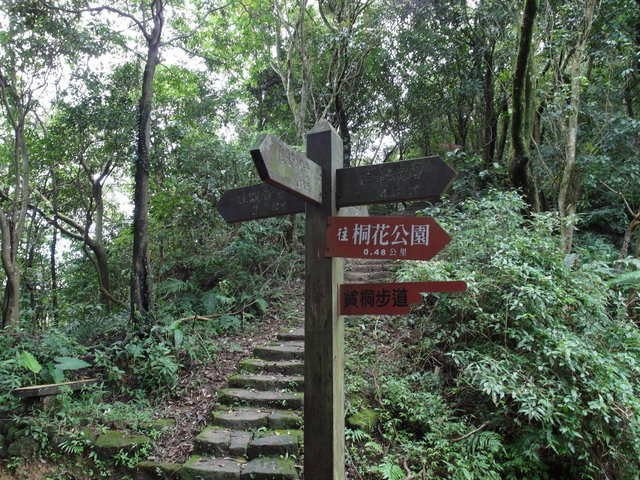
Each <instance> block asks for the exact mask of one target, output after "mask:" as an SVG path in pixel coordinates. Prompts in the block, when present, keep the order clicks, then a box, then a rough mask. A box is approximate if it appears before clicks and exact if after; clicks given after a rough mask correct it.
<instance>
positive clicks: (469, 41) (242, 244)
mask: <svg viewBox="0 0 640 480" xmlns="http://www.w3.org/2000/svg"><path fill="white" fill-rule="evenodd" d="M0 25H1V29H0V45H1V47H0V106H1V108H0V112H1V114H0V136H1V138H2V141H1V142H0V168H1V169H2V170H1V172H2V174H1V175H0V255H1V258H2V270H1V272H0V279H1V280H2V283H3V285H4V291H3V295H2V327H3V329H2V331H1V332H0V347H1V348H0V385H1V386H2V387H1V388H2V391H1V392H0V412H4V414H6V415H9V414H10V413H11V412H13V411H15V409H16V403H15V399H13V398H12V397H11V395H9V393H8V392H9V391H10V390H11V389H12V388H15V387H18V386H24V385H28V384H30V383H47V382H52V381H60V380H61V379H63V378H65V375H66V376H67V378H68V377H69V376H72V374H73V370H74V366H78V365H80V364H73V363H71V364H69V363H66V364H65V363H64V362H69V361H70V359H73V358H79V357H80V356H82V355H85V354H87V352H91V355H92V361H91V363H92V365H94V366H97V367H99V368H100V369H101V370H100V371H101V372H102V374H103V375H104V380H105V381H108V382H112V385H117V387H118V388H119V390H118V392H117V395H115V396H116V397H117V398H118V399H123V398H124V399H126V401H127V402H134V401H140V402H149V401H151V400H149V399H150V398H157V397H158V396H159V395H160V393H159V391H162V393H163V394H166V395H178V396H179V395H180V392H179V391H177V390H175V389H172V388H168V387H167V386H170V385H175V384H176V382H175V381H176V378H177V377H178V375H180V372H181V371H183V370H184V369H185V368H187V367H188V368H194V366H195V365H197V364H202V363H206V362H211V361H212V359H213V358H215V355H216V346H215V342H216V338H217V336H218V335H221V334H223V333H229V332H241V331H243V329H247V328H251V326H252V325H253V326H254V327H255V326H256V325H258V324H259V322H260V321H261V320H260V319H261V317H262V316H263V315H264V314H265V312H266V311H267V310H268V309H270V308H276V307H277V306H278V305H282V303H283V301H284V300H283V295H282V291H283V287H282V286H283V285H290V284H291V282H294V283H295V281H296V279H299V278H300V272H301V271H302V265H301V262H302V260H301V257H300V252H301V249H302V248H303V245H301V242H302V239H303V238H304V237H303V235H302V231H301V230H302V229H303V226H302V225H303V224H304V222H300V221H299V220H298V219H297V218H296V217H290V218H286V219H266V220H260V221H254V222H248V223H246V224H241V225H233V226H229V225H226V224H225V223H224V221H223V220H222V219H221V218H220V217H219V215H217V213H216V212H215V210H214V206H215V203H216V200H217V199H218V198H219V197H220V195H221V193H222V192H223V191H224V190H226V189H229V188H235V187H240V186H245V185H250V184H253V183H257V182H258V181H259V179H258V178H257V175H256V172H255V169H254V168H253V165H252V162H251V158H250V155H249V150H250V148H251V146H252V144H253V141H254V139H255V138H256V137H257V135H258V134H260V133H265V132H268V133H273V134H275V135H277V136H278V137H279V138H281V139H282V140H284V141H286V142H287V143H289V144H290V145H296V146H299V147H301V148H303V147H304V139H305V134H306V132H307V131H308V130H309V129H310V128H311V127H312V126H313V125H314V124H315V123H316V122H317V121H319V120H321V119H327V120H328V121H329V122H331V124H332V125H333V126H334V128H335V129H336V131H337V132H338V133H339V135H340V136H341V138H342V140H343V142H344V159H345V160H344V162H345V167H349V166H356V165H365V164H371V163H382V162H395V161H401V160H404V159H410V158H417V157H422V156H430V155H441V156H442V157H443V158H445V159H446V160H447V162H449V163H450V164H451V165H452V166H453V167H454V168H455V169H456V171H457V172H458V176H459V178H458V180H457V182H456V183H455V184H454V186H453V188H452V189H451V191H450V192H449V193H448V194H447V197H446V198H444V199H443V200H442V202H438V203H435V204H433V205H429V206H428V207H427V208H426V209H425V211H424V214H429V215H433V216H434V217H436V218H437V220H438V222H440V223H441V224H442V225H443V226H444V227H445V230H447V231H448V232H449V233H450V234H451V236H452V237H453V238H454V239H455V241H454V242H453V243H452V244H451V245H450V247H448V248H447V250H446V251H445V252H443V253H442V254H441V255H440V256H439V257H437V258H436V260H435V261H433V262H429V263H422V262H414V263H411V264H407V265H398V268H399V271H398V275H399V276H400V277H402V278H404V279H407V280H419V279H452V280H453V279H455V280H466V281H467V282H468V284H469V291H468V292H467V293H466V294H464V295H463V294H455V295H449V296H447V295H430V296H429V297H427V298H426V300H425V304H424V305H423V306H422V307H421V308H420V309H418V310H417V311H415V312H414V313H413V314H412V315H411V316H409V317H408V318H403V319H399V320H398V319H397V320H389V319H387V320H380V319H376V320H375V322H376V323H375V325H376V326H378V325H379V324H378V322H383V321H384V322H390V323H388V324H387V326H386V327H387V328H380V329H378V328H377V327H376V328H373V329H372V328H370V325H369V326H368V327H366V326H365V325H364V324H362V325H352V326H351V328H352V329H353V330H354V331H357V332H359V333H360V334H361V335H360V336H359V337H358V338H359V339H360V340H359V341H360V342H362V344H360V345H358V346H357V348H358V351H360V357H359V360H358V361H357V362H356V360H355V359H354V358H350V359H349V361H348V369H349V371H348V373H349V375H350V376H351V377H350V378H352V380H351V381H352V384H351V386H350V387H349V388H350V389H351V393H354V392H357V393H358V394H359V395H361V396H362V397H363V398H366V399H369V401H370V402H371V403H373V404H375V405H376V408H377V409H378V410H379V412H378V413H379V418H380V425H381V426H380V428H379V429H378V431H377V432H365V431H360V430H350V431H348V432H347V438H348V441H349V445H350V452H351V457H350V458H351V468H352V470H353V472H356V473H354V475H356V477H354V478H393V479H401V478H405V477H406V478H527V479H534V478H541V479H542V478H576V479H577V478H598V479H605V478H608V479H609V478H610V479H633V478H638V477H637V472H638V471H640V460H639V458H640V455H639V452H640V423H639V420H640V417H639V415H640V380H639V378H638V372H640V370H639V367H640V365H639V362H640V356H639V355H640V349H639V347H640V342H639V341H640V336H639V334H638V331H637V326H636V322H638V321H639V320H640V317H639V314H640V310H639V309H640V307H639V305H638V294H637V288H638V285H639V284H640V274H639V271H640V269H639V267H640V228H638V227H639V226H640V156H639V153H640V128H639V127H640V126H639V123H638V120H637V114H638V110H639V109H640V95H639V93H640V2H639V1H638V0H635V1H633V0H600V1H597V2H596V1H595V0H568V1H563V2H559V1H557V0H547V1H543V0H521V1H519V2H511V1H505V0H477V1H475V2H471V1H467V0H453V1H446V0H318V2H308V1H307V0H298V1H288V0H270V1H263V0H246V1H233V2H227V3H225V2H217V1H216V0H212V1H209V0H184V1H168V0H166V1H165V0H152V1H148V0H143V1H141V2H129V1H127V0H113V1H111V2H109V3H106V4H101V3H100V2H93V1H91V2H87V1H81V0H69V1H67V0H51V1H44V0H42V1H41V0H6V1H4V2H2V4H1V5H0ZM403 207H404V206H403V205H388V206H386V208H387V209H390V210H395V209H401V208H403ZM187 318H193V319H197V321H194V322H190V321H185V319H187ZM362 321H363V322H367V321H370V322H374V320H366V319H364V320H362ZM394 322H396V323H394ZM398 331H402V332H409V331H410V332H412V334H410V335H408V334H406V333H403V334H398V333H397V332H398ZM393 332H396V334H393ZM350 341H352V342H354V341H355V340H350ZM379 342H382V343H385V342H386V344H387V345H389V344H391V345H393V347H392V348H391V349H390V350H391V351H393V352H394V354H393V355H389V357H387V356H383V357H380V356H378V355H377V354H376V351H379V350H376V348H378V347H376V345H378V343H379ZM96 346H99V348H97V349H96ZM56 358H57V359H58V360H55V359H56ZM59 359H62V360H59ZM381 359H385V360H387V362H386V364H384V365H383V363H384V362H381ZM394 359H395V360H394ZM407 359H410V361H408V360H407ZM396 361H397V363H394V362H396ZM56 362H58V365H60V362H63V364H65V365H67V367H65V368H56ZM82 365H84V364H82ZM372 376H373V379H372V378H371V377H372ZM101 398H106V397H101ZM94 400H95V399H94ZM94 400H92V401H94ZM104 401H106V399H105V400H104ZM352 407H353V405H352ZM114 408H115V407H114ZM350 408H351V407H350ZM353 408H355V407H353ZM69 411H70V410H69ZM33 421H34V422H36V420H33ZM32 428H34V429H36V428H37V422H36V423H34V424H33V425H32ZM469 431H475V432H477V434H476V435H473V436H472V438H473V439H474V440H473V441H463V440H466V439H468V438H471V437H466V436H465V432H469ZM554 472H555V473H554ZM558 472H559V473H558Z"/></svg>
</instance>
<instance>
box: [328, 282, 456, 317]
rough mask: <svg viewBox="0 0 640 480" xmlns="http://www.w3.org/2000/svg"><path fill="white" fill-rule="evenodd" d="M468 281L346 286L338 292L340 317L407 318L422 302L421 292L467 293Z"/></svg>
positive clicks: (342, 286)
mask: <svg viewBox="0 0 640 480" xmlns="http://www.w3.org/2000/svg"><path fill="white" fill-rule="evenodd" d="M466 289H467V284H466V282H461V281H450V282H413V283H371V284H355V283H354V284H343V285H340V287H339V292H338V295H339V297H338V302H339V303H338V313H339V314H340V315H403V314H407V313H409V312H410V311H411V305H413V304H416V303H420V302H421V301H422V295H421V293H429V292H464V291H465V290H466Z"/></svg>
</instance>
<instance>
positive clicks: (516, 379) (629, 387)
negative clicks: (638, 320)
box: [401, 192, 640, 479]
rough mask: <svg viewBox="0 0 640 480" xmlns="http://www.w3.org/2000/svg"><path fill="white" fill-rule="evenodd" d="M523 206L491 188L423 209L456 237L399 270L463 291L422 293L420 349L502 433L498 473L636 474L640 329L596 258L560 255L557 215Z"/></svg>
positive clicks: (457, 397) (465, 403)
mask: <svg viewBox="0 0 640 480" xmlns="http://www.w3.org/2000/svg"><path fill="white" fill-rule="evenodd" d="M445 209H446V211H447V216H446V217H442V218H441V217H440V215H439V214H440V213H442V212H443V211H445ZM523 209H524V208H523V204H522V202H521V200H520V198H519V197H518V196H516V195H515V194H509V193H506V194H500V193H497V192H493V193H491V194H490V195H488V196H487V197H486V198H483V199H479V200H469V201H467V202H464V203H463V204H462V205H460V206H458V207H453V206H450V205H446V206H442V207H438V208H434V209H431V210H430V211H429V212H428V213H430V214H433V215H435V216H437V217H438V220H439V222H440V223H441V224H442V225H443V228H444V229H445V230H447V231H448V232H449V233H450V234H451V236H452V237H453V238H454V239H455V240H454V241H453V242H452V244H450V245H449V246H448V247H447V250H446V253H445V255H446V256H444V255H443V256H441V257H439V260H436V261H433V262H429V263H427V262H421V263H418V262H414V263H412V264H407V265H405V267H404V268H403V270H402V274H401V275H402V276H403V279H404V280H446V279H456V280H466V281H467V283H468V285H469V289H468V291H467V292H465V293H463V294H454V295H442V294H440V295H438V294H433V295H430V296H429V297H428V305H429V306H430V307H431V308H430V311H429V313H428V315H429V319H430V323H429V324H427V325H426V326H425V328H426V333H425V337H424V341H423V347H422V353H421V355H422V356H423V358H424V359H425V361H426V362H427V363H430V361H432V359H434V358H440V359H442V361H443V363H444V367H445V368H444V373H445V374H446V375H445V377H444V378H443V381H444V384H445V385H446V386H447V389H446V391H447V392H448V393H447V396H449V398H450V401H452V402H456V404H457V405H458V406H459V408H460V410H461V414H462V415H464V414H468V415H471V414H473V415H475V416H476V418H478V419H479V420H480V421H483V422H484V421H488V422H490V423H491V424H492V426H493V428H492V430H493V431H499V432H500V433H501V435H502V436H503V438H504V440H503V442H504V445H505V452H506V453H505V454H504V458H503V462H504V463H503V466H504V469H505V474H506V476H507V478H521V477H522V476H523V475H524V476H526V477H527V478H546V475H547V474H548V473H549V472H550V471H552V470H553V471H555V472H556V473H557V472H562V475H563V478H613V477H615V478H620V479H633V478H635V472H636V471H637V469H638V467H639V465H638V457H637V451H638V448H639V446H640V423H639V420H640V383H639V378H638V372H639V371H640V370H639V369H640V364H639V363H638V362H639V361H640V360H639V359H640V334H639V332H638V330H637V327H636V326H635V325H634V324H633V323H631V322H630V321H629V320H628V319H627V318H626V316H625V310H624V308H623V305H622V304H621V302H620V296H619V295H618V294H616V292H614V291H612V290H610V289H609V288H608V286H607V284H606V283H605V279H603V278H602V277H601V276H600V275H599V274H598V271H602V268H600V269H596V268H594V267H593V264H591V263H589V264H581V263H580V261H579V259H576V258H573V260H572V261H569V262H567V261H566V258H565V257H564V256H563V255H562V253H561V252H560V250H559V248H558V240H557V237H556V236H555V234H554V233H555V232H556V231H557V229H558V225H557V222H556V220H555V218H554V216H552V215H536V216H531V217H529V218H524V217H523V216H522V214H521V212H522V211H523ZM605 278H606V277H605ZM426 313H427V312H426V311H425V314H426ZM405 403H406V402H405ZM411 418H415V415H412V417H411ZM414 423H415V422H414Z"/></svg>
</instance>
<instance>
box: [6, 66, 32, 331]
mask: <svg viewBox="0 0 640 480" xmlns="http://www.w3.org/2000/svg"><path fill="white" fill-rule="evenodd" d="M16 84H17V79H16V78H15V76H13V77H12V78H10V79H7V77H6V76H5V75H4V72H3V71H2V65H0V100H1V101H2V104H3V106H4V108H5V112H6V114H7V117H8V120H9V123H10V124H11V126H12V128H13V133H14V138H13V140H14V150H13V162H14V166H13V170H14V174H13V175H14V178H13V180H14V185H13V192H12V194H13V198H12V199H11V200H12V201H11V202H10V204H11V206H10V207H9V209H8V211H4V210H0V234H1V240H0V242H1V244H0V256H1V257H2V266H3V268H4V271H5V274H6V277H7V279H6V285H5V296H4V299H3V302H2V325H3V327H5V328H6V327H12V326H19V325H20V278H21V275H20V268H19V265H18V252H19V249H20V240H21V238H22V232H23V229H24V225H25V221H26V218H27V209H28V204H29V154H28V150H27V139H26V136H25V131H24V129H25V122H26V118H27V113H28V112H29V109H30V95H28V94H26V95H22V96H21V95H19V93H18V92H17V91H15V90H14V86H15V85H16ZM3 194H4V195H3V196H7V197H8V195H6V194H5V193H4V192H3Z"/></svg>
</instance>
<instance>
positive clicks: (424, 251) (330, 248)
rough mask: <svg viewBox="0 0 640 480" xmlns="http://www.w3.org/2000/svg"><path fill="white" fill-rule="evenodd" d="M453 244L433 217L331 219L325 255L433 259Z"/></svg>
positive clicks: (328, 226) (328, 221)
mask: <svg viewBox="0 0 640 480" xmlns="http://www.w3.org/2000/svg"><path fill="white" fill-rule="evenodd" d="M450 241H451V237H450V236H449V234H448V233H447V232H445V231H444V230H443V229H442V227H441V226H440V225H438V223H437V222H436V221H435V220H434V219H433V218H431V217H417V218H416V217H329V219H328V220H327V240H326V243H325V245H326V248H325V256H327V257H350V258H390V259H395V260H431V259H432V258H433V257H434V256H435V255H436V254H437V253H438V252H439V251H440V250H442V249H443V248H444V247H445V246H446V245H447V244H448V243H449V242H450Z"/></svg>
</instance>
